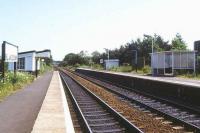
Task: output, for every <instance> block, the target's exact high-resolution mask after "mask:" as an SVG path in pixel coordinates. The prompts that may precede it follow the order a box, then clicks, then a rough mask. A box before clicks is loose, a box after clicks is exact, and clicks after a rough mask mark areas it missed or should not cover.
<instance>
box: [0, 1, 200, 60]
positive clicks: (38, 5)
mask: <svg viewBox="0 0 200 133" xmlns="http://www.w3.org/2000/svg"><path fill="white" fill-rule="evenodd" d="M199 5H200V1H199V0H0V18H1V19H0V43H1V42H2V41H8V42H10V43H13V44H16V45H18V46H19V51H20V52H22V51H29V50H43V49H51V51H52V56H53V59H54V60H62V59H63V58H64V56H65V55H66V54H68V53H71V52H73V53H78V52H80V51H81V50H84V51H88V52H89V53H91V52H93V51H95V50H97V51H99V52H104V48H108V49H114V48H119V46H120V45H123V44H125V43H127V42H130V41H131V40H136V39H137V38H138V37H139V38H142V37H143V35H144V34H149V35H153V34H159V35H161V36H162V37H163V38H164V40H166V41H167V40H169V41H171V40H172V38H173V37H174V36H175V35H176V33H180V34H181V35H182V37H183V39H184V40H185V42H186V43H187V45H188V48H189V49H193V43H194V41H196V40H200V17H199V13H200V8H199Z"/></svg>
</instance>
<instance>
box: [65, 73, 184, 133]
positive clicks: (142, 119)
mask: <svg viewBox="0 0 200 133" xmlns="http://www.w3.org/2000/svg"><path fill="white" fill-rule="evenodd" d="M64 71H65V70H64ZM65 72H66V73H67V74H68V75H70V76H72V77H73V78H75V79H76V80H77V81H78V82H79V83H81V84H82V85H84V86H85V87H87V88H88V89H89V90H90V91H92V92H94V93H95V94H96V95H98V96H99V97H100V98H101V99H103V100H104V101H105V102H106V103H108V104H109V105H110V106H111V107H113V108H114V109H115V110H116V111H118V112H122V115H123V116H125V117H126V118H127V119H128V120H129V121H131V122H132V123H133V124H135V125H136V126H137V127H139V128H140V129H141V130H142V131H144V132H149V133H152V132H156V133H158V132H160V133H177V132H181V131H179V130H174V129H173V128H172V126H171V125H169V124H163V123H162V120H156V119H154V118H153V117H152V116H150V115H147V114H146V113H144V112H142V111H140V110H138V109H136V108H133V107H130V105H129V104H128V103H126V102H124V101H121V100H119V99H118V97H116V96H114V95H113V94H112V93H110V92H108V91H107V90H105V89H104V88H102V87H99V86H97V85H95V84H93V83H91V82H90V81H87V80H85V79H83V78H81V77H79V76H77V75H74V74H72V73H71V72H68V71H65Z"/></svg>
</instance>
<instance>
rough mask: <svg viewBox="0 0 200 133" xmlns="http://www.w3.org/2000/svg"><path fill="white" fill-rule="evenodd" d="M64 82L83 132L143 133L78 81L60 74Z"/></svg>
mask: <svg viewBox="0 0 200 133" xmlns="http://www.w3.org/2000/svg"><path fill="white" fill-rule="evenodd" d="M60 75H61V78H62V81H63V83H64V85H65V86H66V93H68V95H69V97H70V99H71V103H72V107H73V108H74V110H73V111H74V112H76V116H77V117H76V118H78V120H79V124H80V127H81V129H82V132H87V133H92V132H96V133H113V132H116V133H118V132H119V133H121V132H136V133H137V132H138V133H142V131H141V130H140V129H138V128H137V127H136V126H135V125H133V124H132V123H130V122H129V121H128V120H127V119H125V118H124V117H123V116H122V115H120V114H119V113H118V112H116V111H115V110H114V109H112V108H111V107H110V106H109V105H108V104H106V103H105V102H104V101H103V100H101V99H100V98H99V97H97V96H96V95H95V94H94V93H92V92H91V91H89V90H88V89H87V88H85V87H84V86H83V85H81V84H80V83H78V82H77V81H76V79H74V78H73V77H70V76H69V75H67V74H66V73H63V72H60Z"/></svg>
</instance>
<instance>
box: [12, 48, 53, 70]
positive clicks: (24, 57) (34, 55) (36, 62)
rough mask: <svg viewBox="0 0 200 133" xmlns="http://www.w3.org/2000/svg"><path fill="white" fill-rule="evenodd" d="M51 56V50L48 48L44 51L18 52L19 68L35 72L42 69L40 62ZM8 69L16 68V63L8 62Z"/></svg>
mask: <svg viewBox="0 0 200 133" xmlns="http://www.w3.org/2000/svg"><path fill="white" fill-rule="evenodd" d="M50 57H51V50H49V49H46V50H42V51H35V50H32V51H26V52H20V53H18V62H17V69H18V70H19V71H25V72H35V71H36V70H40V64H41V62H42V61H43V59H45V58H50ZM8 70H10V71H13V70H14V63H13V62H9V63H8Z"/></svg>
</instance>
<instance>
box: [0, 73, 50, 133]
mask: <svg viewBox="0 0 200 133" xmlns="http://www.w3.org/2000/svg"><path fill="white" fill-rule="evenodd" d="M51 77H52V72H49V73H46V74H45V75H43V76H41V77H39V78H38V79H37V80H36V81H34V82H33V83H32V84H30V85H28V86H27V87H25V88H24V89H21V90H19V91H18V92H16V93H15V94H13V95H11V96H9V97H7V98H6V99H5V100H4V101H3V102H1V103H0V133H30V132H31V130H32V128H33V125H34V122H35V119H36V118H37V115H38V112H39V110H40V107H41V105H42V102H43V100H44V97H45V95H46V92H47V89H48V87H49V83H50V80H51Z"/></svg>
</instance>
